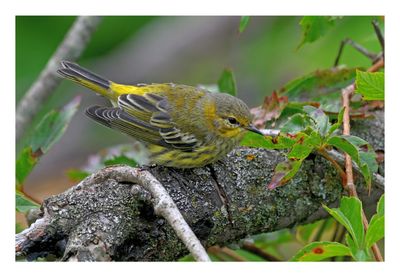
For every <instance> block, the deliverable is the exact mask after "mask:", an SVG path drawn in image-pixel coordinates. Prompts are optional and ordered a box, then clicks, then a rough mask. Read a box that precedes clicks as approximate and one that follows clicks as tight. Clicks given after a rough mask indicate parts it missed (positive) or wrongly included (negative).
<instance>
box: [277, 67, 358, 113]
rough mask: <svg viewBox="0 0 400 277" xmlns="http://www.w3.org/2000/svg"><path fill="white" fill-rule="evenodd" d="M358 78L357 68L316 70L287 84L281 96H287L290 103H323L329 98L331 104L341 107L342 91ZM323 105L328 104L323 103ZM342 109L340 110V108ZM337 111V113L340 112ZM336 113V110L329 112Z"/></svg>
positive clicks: (281, 90)
mask: <svg viewBox="0 0 400 277" xmlns="http://www.w3.org/2000/svg"><path fill="white" fill-rule="evenodd" d="M355 76H356V69H355V68H346V67H343V68H329V69H322V70H316V71H314V72H311V73H309V74H306V75H304V76H301V77H299V78H297V79H295V80H292V81H290V82H288V83H287V84H285V85H284V86H283V87H282V88H281V89H280V90H279V94H280V95H287V96H288V97H289V101H290V102H292V101H303V100H304V99H308V100H311V101H318V102H321V101H322V100H324V99H327V96H329V97H328V98H329V104H330V105H332V104H334V105H335V106H339V107H341V105H340V101H341V99H340V97H337V96H340V91H341V89H342V88H343V87H346V86H347V85H349V84H351V83H353V81H354V78H355ZM321 103H322V104H323V105H325V104H327V103H325V102H323V101H322V102H321ZM339 109H340V108H339ZM339 109H337V111H336V112H339ZM329 111H331V112H335V110H329Z"/></svg>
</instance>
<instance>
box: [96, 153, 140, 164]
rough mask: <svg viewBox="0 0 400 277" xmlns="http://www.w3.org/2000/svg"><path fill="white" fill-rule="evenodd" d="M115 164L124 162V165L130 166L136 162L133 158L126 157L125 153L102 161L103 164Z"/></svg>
mask: <svg viewBox="0 0 400 277" xmlns="http://www.w3.org/2000/svg"><path fill="white" fill-rule="evenodd" d="M117 164H124V165H129V166H132V167H135V166H137V163H136V161H135V160H133V159H131V158H128V157H126V156H125V155H121V156H115V157H113V158H111V159H108V160H105V161H104V165H106V166H110V165H117Z"/></svg>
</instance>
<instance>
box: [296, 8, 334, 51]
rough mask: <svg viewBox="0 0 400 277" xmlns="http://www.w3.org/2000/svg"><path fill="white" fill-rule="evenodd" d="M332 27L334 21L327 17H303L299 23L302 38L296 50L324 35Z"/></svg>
mask: <svg viewBox="0 0 400 277" xmlns="http://www.w3.org/2000/svg"><path fill="white" fill-rule="evenodd" d="M333 25H334V21H333V20H332V18H331V17H329V16H304V17H303V18H302V19H301V21H300V26H301V29H302V32H303V38H302V40H301V42H300V44H299V46H297V49H299V48H300V47H302V46H303V45H304V44H305V43H310V42H314V41H316V40H317V39H318V38H320V37H322V36H323V35H325V33H326V32H327V31H328V30H329V29H330V28H331V27H332V26H333Z"/></svg>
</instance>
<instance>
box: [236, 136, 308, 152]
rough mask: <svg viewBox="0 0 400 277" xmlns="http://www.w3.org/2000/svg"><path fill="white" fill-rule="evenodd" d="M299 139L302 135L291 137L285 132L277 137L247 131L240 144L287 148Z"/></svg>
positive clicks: (266, 147) (267, 147)
mask: <svg viewBox="0 0 400 277" xmlns="http://www.w3.org/2000/svg"><path fill="white" fill-rule="evenodd" d="M298 139H300V137H298V136H296V137H293V138H290V137H288V136H286V135H284V134H280V135H279V136H277V137H270V136H260V135H259V134H255V133H253V132H247V133H246V134H245V135H244V137H243V139H242V141H241V142H240V145H241V146H248V147H257V148H265V149H287V148H290V147H292V146H293V145H294V144H295V143H296V141H297V140H298Z"/></svg>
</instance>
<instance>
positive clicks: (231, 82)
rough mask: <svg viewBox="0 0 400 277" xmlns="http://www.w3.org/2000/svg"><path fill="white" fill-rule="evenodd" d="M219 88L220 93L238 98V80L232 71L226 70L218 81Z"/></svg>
mask: <svg viewBox="0 0 400 277" xmlns="http://www.w3.org/2000/svg"><path fill="white" fill-rule="evenodd" d="M218 88H219V91H220V92H224V93H228V94H230V95H233V96H236V80H235V76H234V74H233V71H232V70H231V69H229V68H225V69H224V71H223V72H222V74H221V77H219V80H218Z"/></svg>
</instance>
